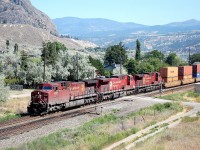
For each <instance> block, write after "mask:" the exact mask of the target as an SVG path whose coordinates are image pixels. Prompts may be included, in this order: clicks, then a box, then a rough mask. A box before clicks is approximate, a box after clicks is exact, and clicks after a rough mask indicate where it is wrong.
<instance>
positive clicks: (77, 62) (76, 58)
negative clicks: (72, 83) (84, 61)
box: [76, 52, 78, 81]
mask: <svg viewBox="0 0 200 150" xmlns="http://www.w3.org/2000/svg"><path fill="white" fill-rule="evenodd" d="M76 75H77V81H78V53H77V52H76Z"/></svg>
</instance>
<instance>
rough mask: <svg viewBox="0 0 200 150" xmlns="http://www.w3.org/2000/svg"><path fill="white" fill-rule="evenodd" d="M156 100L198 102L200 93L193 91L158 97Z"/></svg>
mask: <svg viewBox="0 0 200 150" xmlns="http://www.w3.org/2000/svg"><path fill="white" fill-rule="evenodd" d="M158 98H162V99H167V100H173V101H188V102H200V93H196V92H194V91H188V92H184V93H176V94H170V95H165V96H161V97H160V96H159V97H158Z"/></svg>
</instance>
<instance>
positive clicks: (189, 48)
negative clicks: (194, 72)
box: [188, 47, 190, 65]
mask: <svg viewBox="0 0 200 150" xmlns="http://www.w3.org/2000/svg"><path fill="white" fill-rule="evenodd" d="M188 65H190V47H189V56H188Z"/></svg>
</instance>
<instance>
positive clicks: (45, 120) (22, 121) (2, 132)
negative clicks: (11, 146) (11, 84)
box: [0, 84, 194, 140]
mask: <svg viewBox="0 0 200 150" xmlns="http://www.w3.org/2000/svg"><path fill="white" fill-rule="evenodd" d="M192 89H194V84H190V85H184V86H181V87H174V88H169V89H164V90H163V92H162V95H163V94H171V93H176V92H180V91H181V92H182V91H183V90H184V91H187V90H192ZM160 94H161V93H160V90H157V91H153V92H148V93H140V94H137V95H138V96H150V97H153V96H157V95H160ZM125 99H126V98H125ZM125 99H123V98H121V99H116V100H115V101H105V102H103V103H99V104H96V105H87V106H84V107H81V108H77V109H73V110H69V111H65V112H57V113H54V114H49V115H45V116H42V117H41V116H35V117H31V116H25V117H22V118H18V119H13V120H11V121H8V122H4V123H0V140H3V139H6V138H9V137H11V136H14V135H18V134H21V133H24V132H28V131H30V130H34V129H37V128H40V127H42V126H44V125H48V124H51V123H54V122H57V121H61V120H64V119H68V118H71V117H75V116H80V115H83V114H86V113H91V112H93V113H96V114H98V115H99V114H100V113H97V109H99V108H100V109H102V107H103V106H105V105H106V106H109V105H113V104H114V103H122V102H123V101H125Z"/></svg>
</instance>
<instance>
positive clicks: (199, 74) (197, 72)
mask: <svg viewBox="0 0 200 150" xmlns="http://www.w3.org/2000/svg"><path fill="white" fill-rule="evenodd" d="M192 68H193V78H200V64H197V65H192Z"/></svg>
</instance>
